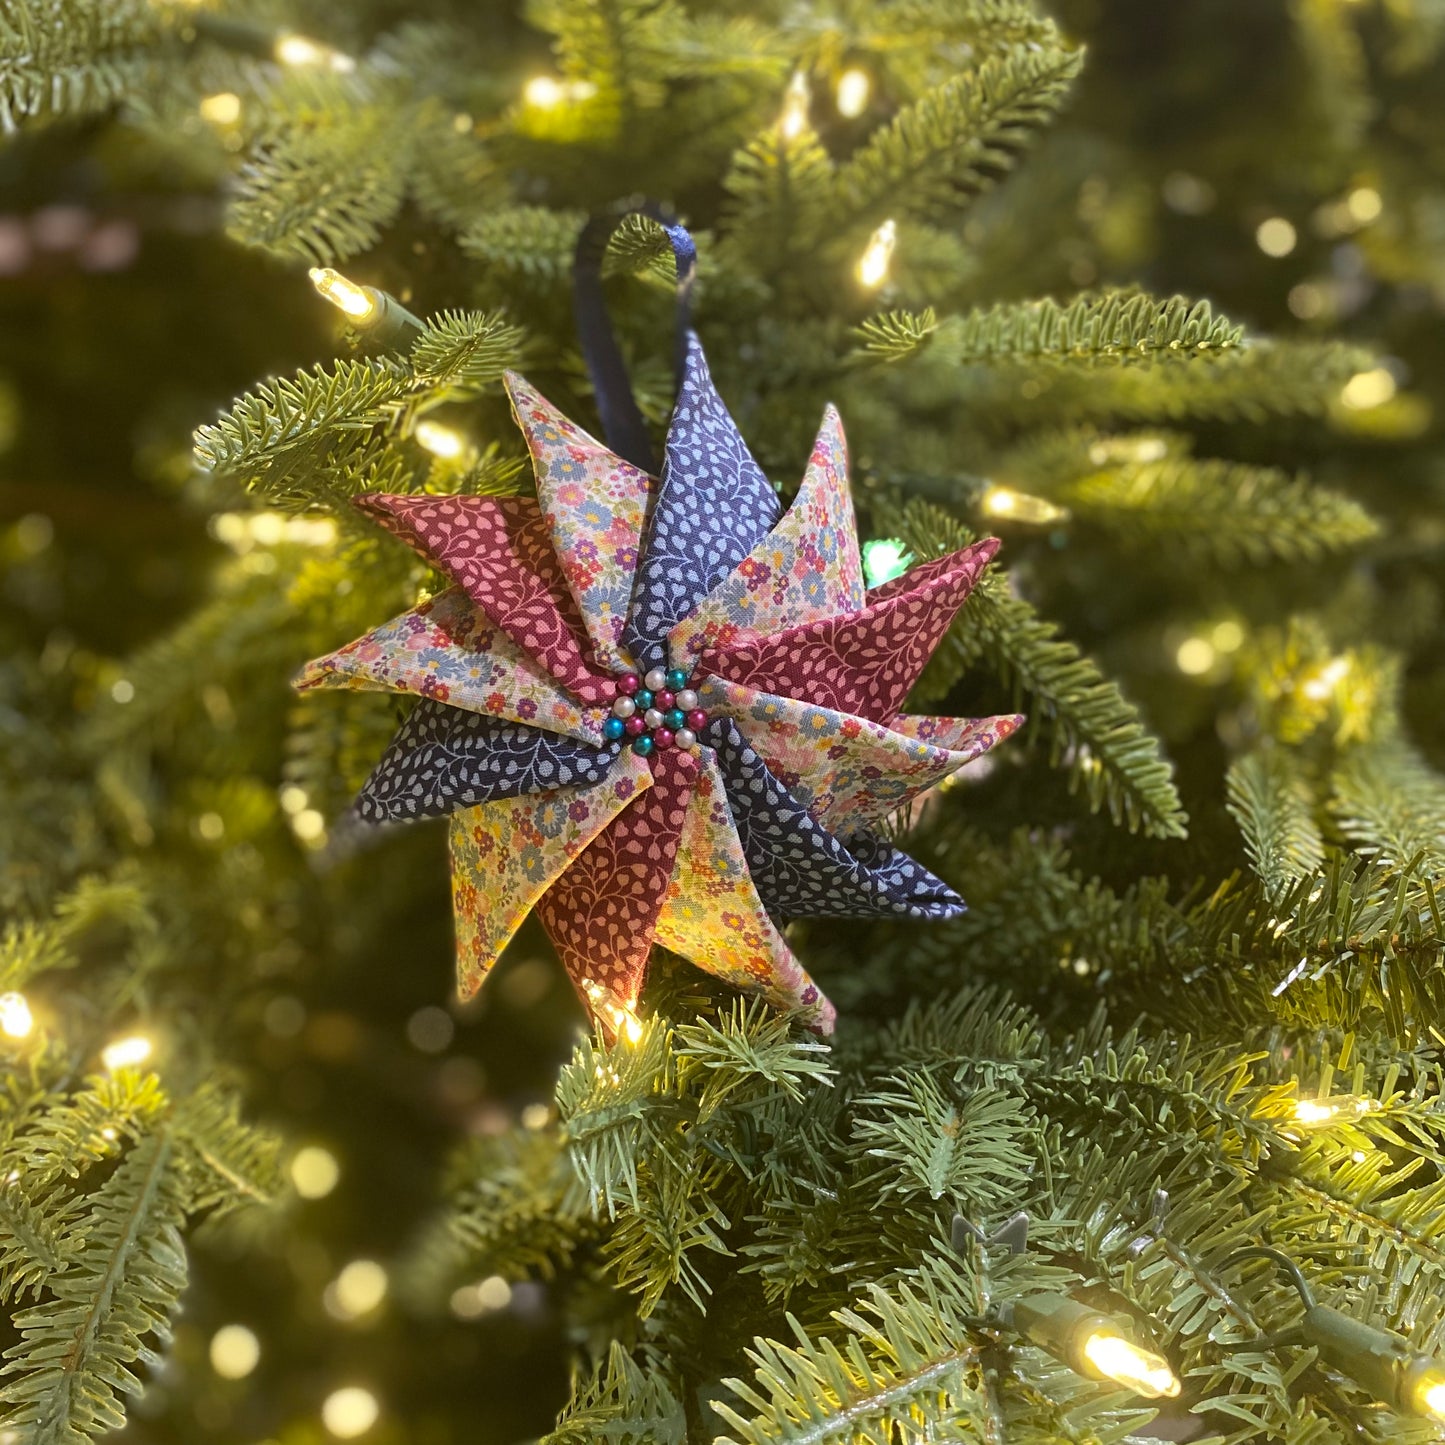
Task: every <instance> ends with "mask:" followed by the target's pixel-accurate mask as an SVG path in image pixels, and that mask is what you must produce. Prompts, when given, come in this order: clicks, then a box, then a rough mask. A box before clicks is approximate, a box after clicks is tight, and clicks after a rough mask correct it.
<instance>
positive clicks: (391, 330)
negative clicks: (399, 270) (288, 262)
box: [306, 266, 426, 346]
mask: <svg viewBox="0 0 1445 1445" xmlns="http://www.w3.org/2000/svg"><path fill="white" fill-rule="evenodd" d="M306 274H307V275H308V276H310V278H311V284H312V285H313V286H314V287H315V288H316V289H317V291H318V292H319V293H320V294H321V295H322V296H324V297H325V298H326V300H328V301H329V302H330V303H331V304H332V305H333V306H335V307H336V308H337V309H338V310H339V311H341V312H343V313H344V314H345V315H346V316H347V317H349V318H350V320H351V323H352V325H353V326H355V327H356V329H357V330H358V331H364V332H366V334H367V335H368V336H370V337H372V338H373V339H375V340H376V341H378V342H380V343H381V344H382V345H383V346H410V345H411V343H412V342H413V341H415V340H416V338H417V337H418V336H420V335H421V334H422V332H423V331H425V330H426V328H425V327H424V326H423V325H422V323H421V321H420V320H419V319H418V318H417V317H415V316H413V315H412V314H411V312H410V311H408V310H407V309H406V307H405V306H403V305H402V304H401V302H400V301H398V300H397V299H396V297H395V296H389V295H388V294H387V293H386V292H385V291H378V290H377V288H376V287H375V286H361V285H358V284H357V283H356V282H355V281H351V280H348V279H347V278H346V277H345V276H343V275H342V274H341V272H340V271H337V270H334V269H333V268H332V267H330V266H313V267H312V268H311V269H310V270H309V271H308V272H307V273H306Z"/></svg>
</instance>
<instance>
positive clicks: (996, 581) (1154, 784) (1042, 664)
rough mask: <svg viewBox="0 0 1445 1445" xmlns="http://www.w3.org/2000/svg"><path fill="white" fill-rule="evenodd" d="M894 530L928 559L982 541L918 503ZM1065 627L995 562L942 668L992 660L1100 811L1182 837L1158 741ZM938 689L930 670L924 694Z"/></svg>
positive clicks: (943, 649) (953, 671)
mask: <svg viewBox="0 0 1445 1445" xmlns="http://www.w3.org/2000/svg"><path fill="white" fill-rule="evenodd" d="M889 527H890V530H893V531H896V533H897V535H898V536H899V537H900V538H901V539H902V540H903V541H904V543H905V544H906V545H907V547H908V548H909V550H910V551H912V552H913V554H914V556H916V557H918V558H919V559H920V560H922V559H927V558H930V557H939V556H943V555H944V554H945V553H947V552H950V551H953V550H955V549H957V548H959V547H965V546H967V545H968V544H969V543H970V542H971V541H973V540H974V539H973V535H972V533H971V532H969V531H968V529H967V528H966V527H964V526H963V525H962V524H961V523H960V522H958V521H957V520H956V519H955V518H954V517H952V516H950V515H949V514H948V513H947V512H945V511H943V510H942V509H940V508H938V507H934V506H931V505H929V504H927V503H924V502H918V501H912V502H909V503H908V504H907V505H906V506H905V507H904V508H903V509H902V511H901V512H899V513H898V514H896V516H894V517H893V518H892V519H891V520H890V523H889ZM1057 632H1058V628H1057V626H1056V624H1054V623H1052V622H1047V621H1045V620H1044V619H1043V618H1041V617H1040V616H1039V615H1038V614H1037V613H1036V612H1035V611H1034V609H1033V608H1032V607H1031V606H1029V604H1028V603H1027V602H1025V601H1024V600H1023V599H1022V598H1020V597H1014V596H1012V595H1011V594H1010V593H1009V591H1008V585H1007V581H1006V580H1005V579H1004V578H1003V577H1002V576H1001V575H1000V574H999V573H998V572H997V571H995V570H994V569H992V568H991V569H990V570H989V571H988V572H987V573H985V575H984V577H983V579H982V580H981V581H980V583H979V585H978V586H977V587H976V588H975V589H974V592H973V595H972V597H971V598H970V600H969V603H968V605H967V606H966V607H965V608H964V609H963V611H962V612H961V613H960V614H959V618H958V620H957V621H956V622H955V623H954V624H953V626H952V628H950V630H949V632H948V635H947V637H946V638H945V640H944V642H943V643H942V644H941V645H940V647H939V649H938V653H939V654H942V655H943V656H942V658H941V659H940V661H939V664H938V665H939V667H942V668H946V669H948V671H945V672H944V673H943V676H944V677H945V678H949V679H952V678H953V677H956V676H957V674H958V672H959V671H960V670H961V666H967V665H968V664H969V663H972V662H975V661H984V662H987V663H988V665H989V666H990V667H991V668H993V670H994V671H995V672H997V673H998V675H999V676H1000V677H1002V678H1003V679H1004V680H1005V681H1007V682H1010V683H1012V684H1013V685H1014V686H1015V688H1016V689H1017V691H1018V693H1019V694H1020V696H1028V697H1029V698H1031V699H1032V701H1031V703H1030V705H1029V706H1030V710H1031V712H1032V714H1033V717H1034V719H1035V723H1034V726H1035V728H1036V729H1038V728H1040V727H1042V728H1043V729H1046V730H1047V733H1048V736H1049V742H1050V762H1052V763H1054V764H1057V763H1058V762H1059V761H1061V760H1065V761H1067V763H1068V766H1069V770H1070V778H1071V784H1072V786H1075V787H1082V788H1083V790H1084V794H1085V796H1086V797H1087V798H1088V800H1089V806H1090V807H1091V808H1094V809H1098V808H1100V807H1104V806H1107V807H1108V809H1109V813H1110V816H1111V817H1112V818H1113V819H1114V820H1115V821H1116V822H1123V823H1124V824H1126V825H1127V826H1128V828H1129V829H1130V831H1134V830H1135V829H1137V828H1140V827H1142V828H1143V829H1144V831H1145V832H1146V833H1148V834H1149V835H1150V836H1152V837H1159V838H1182V837H1183V836H1184V835H1185V823H1186V821H1187V819H1186V815H1185V813H1184V810H1183V807H1182V806H1181V804H1180V802H1179V795H1178V793H1177V791H1176V790H1175V787H1174V782H1173V770H1172V768H1171V767H1170V765H1169V764H1168V763H1167V762H1166V761H1165V760H1164V758H1163V757H1162V756H1161V750H1160V746H1159V742H1158V739H1157V738H1155V737H1154V736H1153V735H1152V734H1151V733H1149V732H1147V731H1146V730H1145V728H1144V725H1143V723H1142V722H1141V721H1140V719H1139V714H1138V712H1137V710H1136V709H1135V708H1134V706H1133V705H1132V704H1131V703H1129V702H1128V701H1126V700H1125V698H1124V696H1123V694H1122V693H1121V692H1120V691H1119V689H1118V687H1117V686H1116V685H1115V684H1114V683H1112V682H1110V681H1108V679H1106V678H1105V677H1104V676H1103V674H1102V673H1100V671H1099V669H1098V668H1097V666H1095V664H1094V663H1093V662H1092V661H1090V660H1089V659H1088V658H1086V657H1084V656H1083V655H1082V654H1081V653H1080V652H1079V650H1078V648H1077V647H1075V646H1074V645H1073V643H1071V642H1067V641H1064V640H1062V639H1060V638H1059V637H1058V636H1057ZM937 656H938V654H935V657H937ZM933 666H934V665H933V664H930V669H933ZM937 676H938V673H937V672H936V671H934V677H935V678H936V677H937ZM937 690H938V684H937V682H936V681H932V680H931V678H930V673H929V672H927V671H926V672H925V673H924V677H923V681H922V683H921V684H920V689H919V692H920V695H921V696H924V697H928V696H930V695H931V694H933V693H936V692H937Z"/></svg>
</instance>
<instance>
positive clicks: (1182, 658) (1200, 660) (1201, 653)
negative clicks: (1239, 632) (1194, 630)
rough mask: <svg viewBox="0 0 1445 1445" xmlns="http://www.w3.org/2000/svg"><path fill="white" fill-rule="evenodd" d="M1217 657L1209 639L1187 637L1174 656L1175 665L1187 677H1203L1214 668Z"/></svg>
mask: <svg viewBox="0 0 1445 1445" xmlns="http://www.w3.org/2000/svg"><path fill="white" fill-rule="evenodd" d="M1215 656H1216V653H1215V649H1214V644H1213V643H1212V642H1211V641H1210V640H1209V639H1208V638H1207V637H1186V638H1185V639H1184V641H1183V642H1181V643H1180V644H1179V649H1178V651H1177V652H1175V654H1174V664H1175V666H1176V667H1178V669H1179V671H1180V672H1182V673H1183V674H1184V675H1185V676H1186V677H1202V676H1203V675H1204V674H1205V673H1206V672H1208V671H1209V669H1210V668H1211V667H1213V666H1214V659H1215Z"/></svg>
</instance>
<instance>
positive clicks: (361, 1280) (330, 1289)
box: [322, 1259, 388, 1320]
mask: <svg viewBox="0 0 1445 1445" xmlns="http://www.w3.org/2000/svg"><path fill="white" fill-rule="evenodd" d="M387 1284H388V1281H387V1277H386V1270H385V1269H384V1268H383V1267H382V1266H381V1265H379V1264H378V1263H377V1262H376V1261H375V1260H374V1259H353V1260H352V1261H351V1263H350V1264H348V1265H347V1266H346V1268H345V1269H343V1270H342V1271H341V1273H340V1274H338V1275H337V1276H336V1278H335V1279H334V1280H332V1282H331V1283H330V1284H329V1285H327V1286H326V1292H325V1294H324V1296H323V1297H322V1303H323V1304H325V1306H326V1312H327V1313H328V1314H329V1315H332V1316H333V1317H334V1318H336V1319H339V1320H354V1319H359V1318H360V1317H361V1316H362V1315H369V1314H370V1313H371V1312H372V1310H374V1309H376V1308H377V1307H378V1306H379V1305H380V1304H381V1302H382V1301H383V1300H384V1299H385V1298H386V1291H387Z"/></svg>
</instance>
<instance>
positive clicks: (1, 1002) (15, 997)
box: [0, 991, 35, 1039]
mask: <svg viewBox="0 0 1445 1445" xmlns="http://www.w3.org/2000/svg"><path fill="white" fill-rule="evenodd" d="M34 1027H35V1015H34V1014H32V1013H31V1012H30V1004H29V1003H28V1002H27V1000H26V998H25V995H24V994H23V993H15V992H13V991H12V992H10V993H0V1033H3V1034H5V1035H6V1036H7V1037H8V1038H12V1039H23V1038H24V1037H25V1036H26V1035H27V1034H28V1033H29V1032H30V1030H31V1029H33V1028H34Z"/></svg>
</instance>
